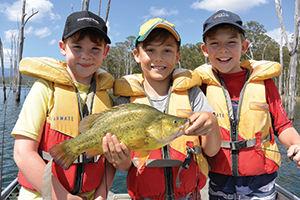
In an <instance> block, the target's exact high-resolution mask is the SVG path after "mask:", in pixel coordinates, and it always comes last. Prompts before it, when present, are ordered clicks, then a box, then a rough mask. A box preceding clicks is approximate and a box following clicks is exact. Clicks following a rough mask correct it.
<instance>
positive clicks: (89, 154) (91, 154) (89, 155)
mask: <svg viewBox="0 0 300 200" xmlns="http://www.w3.org/2000/svg"><path fill="white" fill-rule="evenodd" d="M101 153H102V152H100V151H99V150H98V149H95V150H90V151H87V152H86V157H87V158H92V157H94V156H97V155H100V154H101Z"/></svg>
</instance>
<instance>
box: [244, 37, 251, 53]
mask: <svg viewBox="0 0 300 200" xmlns="http://www.w3.org/2000/svg"><path fill="white" fill-rule="evenodd" d="M249 44H250V43H249V41H248V40H244V42H243V43H242V54H245V53H246V52H247V50H248V47H249Z"/></svg>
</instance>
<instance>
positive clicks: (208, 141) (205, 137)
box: [185, 112, 222, 156]
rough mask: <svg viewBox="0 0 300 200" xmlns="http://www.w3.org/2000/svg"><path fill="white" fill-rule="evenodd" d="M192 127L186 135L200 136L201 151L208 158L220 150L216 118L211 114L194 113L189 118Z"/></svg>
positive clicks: (219, 134) (220, 138)
mask: <svg viewBox="0 0 300 200" xmlns="http://www.w3.org/2000/svg"><path fill="white" fill-rule="evenodd" d="M190 121H191V123H192V126H190V127H189V128H188V129H187V130H186V131H185V134H186V135H199V136H202V137H201V138H202V147H203V151H204V152H205V154H206V155H208V156H214V155H215V154H217V153H218V151H219V150H220V146H221V142H222V135H221V132H220V127H219V125H218V120H217V117H216V116H215V115H214V114H213V113H211V112H196V113H195V114H193V115H192V116H190Z"/></svg>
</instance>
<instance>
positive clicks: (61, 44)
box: [58, 41, 67, 56]
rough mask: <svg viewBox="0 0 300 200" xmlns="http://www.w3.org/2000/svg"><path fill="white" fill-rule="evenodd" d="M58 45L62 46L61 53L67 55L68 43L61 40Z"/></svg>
mask: <svg viewBox="0 0 300 200" xmlns="http://www.w3.org/2000/svg"><path fill="white" fill-rule="evenodd" d="M58 45H59V48H60V53H61V55H63V56H66V55H67V51H66V48H67V45H66V44H65V43H64V42H63V41H59V42H58Z"/></svg>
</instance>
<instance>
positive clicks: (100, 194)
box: [95, 160, 116, 200]
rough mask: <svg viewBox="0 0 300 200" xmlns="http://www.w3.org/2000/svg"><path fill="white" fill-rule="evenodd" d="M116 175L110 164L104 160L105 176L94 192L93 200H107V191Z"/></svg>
mask: <svg viewBox="0 0 300 200" xmlns="http://www.w3.org/2000/svg"><path fill="white" fill-rule="evenodd" d="M115 174H116V169H115V168H114V167H113V166H112V164H111V163H109V162H107V160H105V174H104V175H103V177H102V180H101V182H100V185H99V186H98V188H97V189H96V191H95V200H105V199H107V194H108V191H109V189H110V187H111V185H112V183H113V181H114V177H115Z"/></svg>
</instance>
